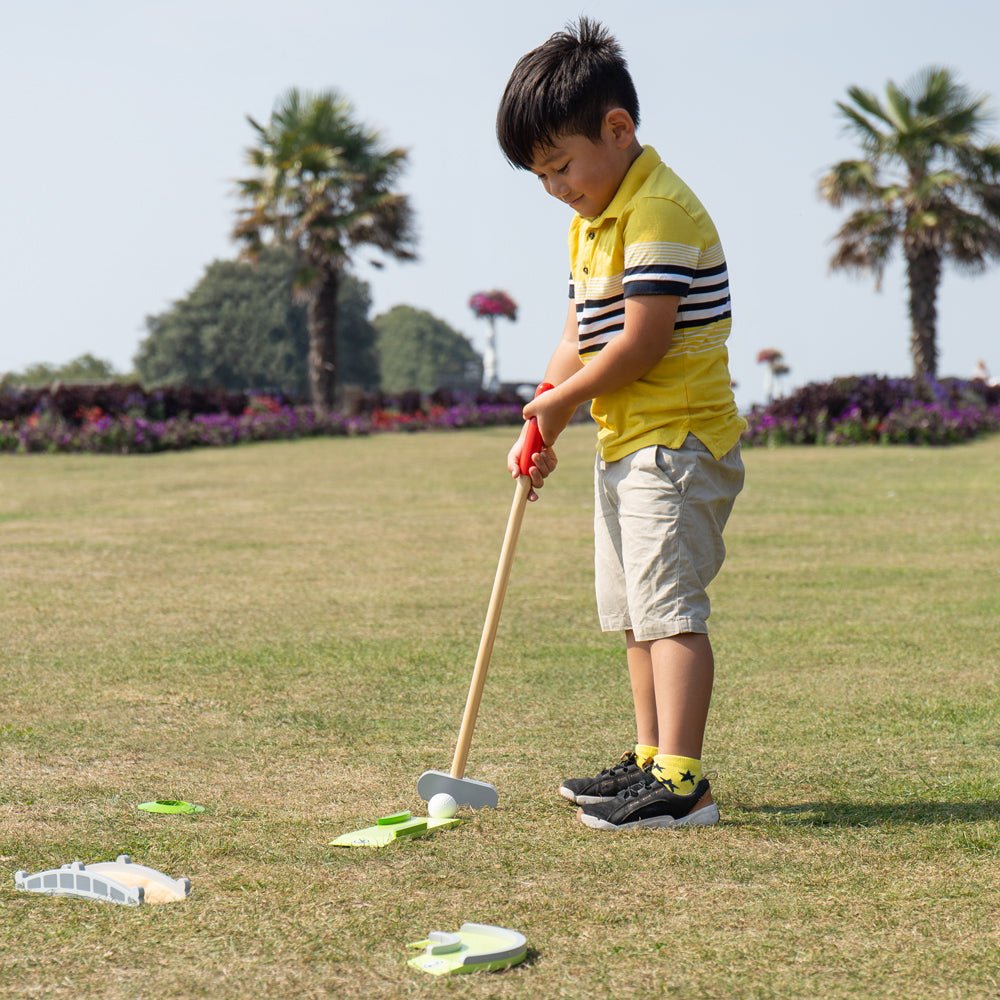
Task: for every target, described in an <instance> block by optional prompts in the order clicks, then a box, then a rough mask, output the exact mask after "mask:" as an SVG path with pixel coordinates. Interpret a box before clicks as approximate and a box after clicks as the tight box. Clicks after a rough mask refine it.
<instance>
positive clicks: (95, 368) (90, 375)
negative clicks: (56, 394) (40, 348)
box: [3, 354, 122, 386]
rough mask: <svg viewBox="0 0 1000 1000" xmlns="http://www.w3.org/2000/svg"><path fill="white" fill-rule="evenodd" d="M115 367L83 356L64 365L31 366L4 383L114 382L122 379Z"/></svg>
mask: <svg viewBox="0 0 1000 1000" xmlns="http://www.w3.org/2000/svg"><path fill="white" fill-rule="evenodd" d="M121 377H122V376H121V373H120V372H117V371H115V367H114V365H112V364H111V362H110V361H105V360H104V359H103V358H97V357H94V355H93V354H81V355H80V356H79V357H78V358H74V359H73V360H72V361H67V362H66V363H65V364H62V365H51V364H45V363H39V364H35V365H29V366H28V367H27V368H25V369H24V371H23V372H12V373H10V374H9V375H6V376H4V379H3V381H4V382H5V383H7V384H10V385H31V386H35V385H50V384H51V383H53V382H85V383H91V384H94V383H100V382H113V381H114V380H115V379H117V378H121Z"/></svg>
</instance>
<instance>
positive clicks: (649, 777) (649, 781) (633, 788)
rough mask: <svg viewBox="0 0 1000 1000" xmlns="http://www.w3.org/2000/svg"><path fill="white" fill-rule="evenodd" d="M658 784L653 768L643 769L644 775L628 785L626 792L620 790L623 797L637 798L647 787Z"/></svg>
mask: <svg viewBox="0 0 1000 1000" xmlns="http://www.w3.org/2000/svg"><path fill="white" fill-rule="evenodd" d="M654 784H656V778H654V777H653V771H652V769H649V770H645V769H644V770H643V772H642V777H641V778H640V779H639V780H638V781H636V782H635V783H634V784H631V785H629V786H628V788H626V789H625V791H624V792H619V794H620V795H621V797H622V798H623V799H637V798H638V797H639V796H640V795H642V793H643V792H644V791H646V789H648V788H650V787H651V786H652V785H654Z"/></svg>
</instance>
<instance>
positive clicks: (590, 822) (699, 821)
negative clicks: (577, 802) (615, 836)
mask: <svg viewBox="0 0 1000 1000" xmlns="http://www.w3.org/2000/svg"><path fill="white" fill-rule="evenodd" d="M577 815H578V816H579V818H580V822H581V823H583V824H584V826H589V827H590V828H591V829H592V830H640V829H646V830H648V829H670V828H673V827H677V826H715V824H716V823H718V822H719V819H720V816H719V807H718V806H717V805H716V804H715V803H714V802H713V803H711V805H707V806H702V808H701V809H698V810H697V811H696V812H692V813H688V814H687V816H681V817H680V819H674V817H673V816H653V817H650V818H649V819H637V820H636V821H635V822H634V823H619V824H617V825H616V824H614V823H609V822H608V821H607V820H604V819H601V818H600V817H598V816H591V815H590V814H589V813H586V812H584V811H583V810H582V809H581V810H580V812H579V813H577Z"/></svg>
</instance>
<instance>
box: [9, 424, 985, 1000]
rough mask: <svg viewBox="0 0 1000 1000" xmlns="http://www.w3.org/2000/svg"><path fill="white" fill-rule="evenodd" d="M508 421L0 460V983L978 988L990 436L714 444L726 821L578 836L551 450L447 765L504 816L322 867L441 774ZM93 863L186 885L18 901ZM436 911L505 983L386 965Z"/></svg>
mask: <svg viewBox="0 0 1000 1000" xmlns="http://www.w3.org/2000/svg"><path fill="white" fill-rule="evenodd" d="M510 437H511V432H510V431H509V430H505V429H496V430H485V431H468V432H462V433H456V434H447V433H434V434H420V435H412V436H382V437H374V438H370V439H325V440H318V439H317V440H308V441H302V442H295V443H286V444H264V445H248V446H243V447H239V448H233V449H211V450H200V451H192V452H187V453H167V454H161V455H157V456H148V457H143V456H136V457H122V458H114V457H95V456H2V457H0V544H2V550H0V553H2V555H0V594H2V598H0V706H2V713H0V761H2V774H0V928H2V938H0V996H4V997H15V996H17V997H22V996H24V997H46V998H50V997H74V998H76V997H81V996H83V997H88V998H125V997H129V998H132V997H150V998H167V997H178V998H197V997H212V998H216V1000H217V998H223V997H225V998H229V997H232V998H245V997H254V996H256V997H268V998H273V997H277V998H285V997H289V998H300V997H302V998H311V997H422V996H428V997H430V996H434V997H440V996H458V995H460V994H461V995H463V996H471V997H490V998H493V997H500V998H504V997H517V998H520V997H533V998H538V1000H548V998H555V997H588V998H589V997H615V998H626V997H678V998H696V997H697V998H701V997H706V998H737V997H738V998H756V997H810V998H823V1000H826V998H837V997H875V998H888V997H905V998H915V997H921V998H924V997H953V998H961V1000H966V998H978V997H996V996H997V995H998V994H1000V931H998V912H1000V849H998V845H1000V841H998V833H1000V724H998V717H1000V694H998V666H1000V627H998V623H1000V503H998V499H997V498H998V494H1000V436H994V437H993V438H991V439H989V440H986V441H982V442H978V443H974V444H971V445H967V446H962V447H954V448H949V449H942V450H938V449H909V448H896V449H889V448H854V449H851V448H844V449H823V448H813V449H793V448H787V449H778V450H773V451H772V450H763V449H761V450H752V451H748V452H747V453H746V456H745V458H746V463H747V468H748V485H747V489H746V491H745V492H744V495H743V496H742V498H741V499H740V501H739V502H738V504H737V508H736V511H735V513H734V515H733V519H732V521H731V523H730V529H729V532H728V543H729V559H728V562H727V565H726V567H725V569H724V570H723V572H722V575H721V576H720V578H719V579H718V580H717V581H716V583H715V584H714V601H715V613H714V615H713V619H712V621H713V639H714V643H715V649H716V657H717V661H718V672H717V673H718V676H717V683H716V696H715V700H714V702H713V709H712V715H711V717H710V720H709V736H708V742H707V746H706V764H707V766H708V767H709V769H710V770H711V771H714V772H716V773H717V777H716V778H715V780H714V782H713V788H714V790H715V793H716V797H717V800H718V801H719V803H720V807H721V809H722V814H723V823H722V824H721V825H720V826H718V827H715V828H711V829H703V830H691V831H677V832H670V831H658V832H657V831H643V832H636V833H623V834H613V835H609V834H602V833H599V832H595V831H590V830H587V829H586V828H585V827H583V826H582V825H581V824H579V823H578V822H577V821H576V820H575V818H574V816H573V809H572V807H571V806H570V805H569V803H567V802H565V801H564V800H563V799H560V798H559V797H558V795H557V794H556V792H555V789H556V787H557V786H558V783H559V780H560V778H562V777H564V776H567V775H569V774H572V773H575V772H581V771H583V772H586V771H590V770H593V769H596V768H599V767H603V766H604V765H605V764H607V763H609V762H610V760H611V759H612V758H614V757H615V756H617V755H618V754H619V753H621V751H622V750H623V749H625V748H626V747H627V746H628V745H629V744H630V743H631V741H632V739H633V738H634V733H633V732H632V726H631V708H630V698H629V693H628V682H627V678H626V676H625V672H624V657H623V655H622V650H621V645H622V643H621V639H620V637H617V636H603V635H601V634H600V632H599V631H598V629H597V626H596V624H595V618H594V611H593V599H592V568H591V528H590V519H591V512H590V504H591V494H590V475H591V470H590V464H591V457H590V456H591V452H592V432H591V431H590V429H589V428H586V427H574V428H571V430H570V431H569V432H568V433H567V435H566V437H565V439H564V441H563V445H562V448H561V449H560V455H561V459H562V464H561V466H560V469H559V472H558V473H557V474H556V478H554V479H553V480H552V481H551V483H550V485H548V486H547V487H546V489H545V491H544V493H543V498H542V501H541V502H540V503H539V504H537V505H534V506H532V507H531V508H530V509H529V511H528V512H527V517H526V520H525V525H524V529H523V531H522V535H521V543H520V548H519V551H518V558H517V561H516V564H515V567H514V573H513V578H512V581H511V586H510V591H509V593H508V599H507V604H506V607H505V610H504V619H503V622H502V624H501V629H500V634H499V637H498V640H497V645H496V649H495V653H494V658H493V666H492V669H491V674H490V678H489V681H488V682H487V685H486V691H485V695H484V700H483V706H482V710H481V713H480V721H479V726H478V728H477V731H476V735H475V740H474V742H473V746H472V753H471V756H470V760H469V766H468V774H469V776H470V777H475V778H479V779H482V780H485V781H489V782H491V783H493V784H494V785H496V787H497V788H498V790H499V792H500V808H499V809H497V810H495V811H492V810H488V811H485V812H483V813H481V814H477V815H472V814H469V819H468V821H467V822H466V823H464V824H463V825H461V826H460V827H457V828H455V829H452V830H449V831H447V832H443V833H439V834H436V835H434V836H431V837H427V838H424V839H422V840H415V841H409V842H403V843H400V844H396V845H393V846H392V847H390V848H387V849H385V850H381V851H375V852H365V851H360V850H359V851H347V850H341V849H337V848H332V847H330V846H328V844H329V841H330V840H332V839H333V838H334V837H336V836H337V835H338V834H340V833H343V832H346V831H347V830H351V829H354V828H356V827H360V826H365V825H368V824H369V823H370V822H372V821H373V820H374V819H375V818H376V817H378V816H381V815H384V814H386V813H390V812H395V811H397V810H400V809H407V808H409V809H413V810H417V809H418V807H419V806H420V805H421V804H422V803H420V801H419V799H418V797H417V794H416V789H415V783H416V779H417V777H418V776H419V775H420V774H421V773H422V772H423V771H424V770H425V769H427V768H438V769H442V770H447V768H448V766H449V764H450V759H451V753H452V750H453V746H454V740H455V737H456V735H457V731H458V724H459V721H460V718H461V712H462V708H463V706H464V703H465V695H466V691H467V687H468V682H469V676H470V674H471V670H472V664H473V661H474V658H475V650H476V646H477V644H478V641H479V633H480V630H481V628H482V622H483V617H484V615H485V610H486V602H487V598H488V595H489V589H490V586H491V584H492V580H493V573H494V570H495V568H496V560H497V554H498V551H499V546H500V541H501V538H502V534H503V528H504V524H505V521H506V515H507V510H508V508H509V504H510V498H511V493H512V487H511V485H510V483H509V481H507V480H505V479H504V474H503V473H502V471H501V465H502V460H503V454H504V453H505V451H506V447H507V443H508V441H509V439H510ZM154 798H182V799H189V800H193V801H195V802H199V803H202V804H204V805H205V806H206V807H207V809H206V812H204V813H203V814H201V815H199V816H197V817H183V816H180V817H163V816H152V815H149V814H146V813H142V812H139V811H138V810H137V809H136V808H135V806H136V804H137V803H139V802H143V801H146V800H148V799H154ZM120 853H126V854H130V855H132V857H133V859H134V860H135V861H137V862H141V863H143V864H147V865H150V866H152V867H154V868H158V869H160V870H161V871H164V872H166V873H167V874H168V875H171V876H179V875H187V876H189V877H190V878H191V881H192V886H193V888H192V893H191V896H190V898H189V899H188V900H187V901H186V902H183V903H176V904H173V905H169V906H160V907H157V906H147V907H142V908H140V909H130V908H126V907H117V906H110V905H105V904H100V903H92V902H87V901H83V900H77V899H66V898H47V897H41V896H37V895H32V894H27V893H18V892H15V891H14V888H13V873H14V872H15V871H17V870H18V869H26V870H28V871H30V872H35V871H39V870H41V869H44V868H49V867H54V866H58V865H60V864H64V863H67V862H70V861H74V860H80V861H83V862H85V863H93V862H97V861H106V860H110V859H113V858H114V857H115V856H116V855H118V854H120ZM466 920H472V921H478V922H485V923H495V924H500V925H503V926H508V927H513V928H516V929H518V930H520V931H521V932H523V933H524V934H525V935H526V936H527V939H528V942H529V945H530V948H531V951H530V953H529V959H528V961H527V962H526V963H525V964H523V965H521V966H519V967H517V968H515V969H512V970H509V971H507V972H503V973H498V974H480V975H473V976H463V977H455V978H452V979H446V980H439V979H436V978H432V977H430V976H426V975H424V974H422V973H420V972H416V971H414V970H411V969H409V968H408V967H407V966H406V964H405V958H406V952H405V949H404V945H405V943H406V942H407V941H413V940H417V939H419V938H422V937H424V936H425V935H426V933H427V932H428V931H431V930H446V931H447V930H455V929H457V927H458V926H459V925H460V924H461V923H462V922H464V921H466Z"/></svg>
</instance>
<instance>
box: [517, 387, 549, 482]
mask: <svg viewBox="0 0 1000 1000" xmlns="http://www.w3.org/2000/svg"><path fill="white" fill-rule="evenodd" d="M553 388H555V387H554V386H553V385H552V383H551V382H543V383H542V384H541V385H540V386H539V387H538V388H537V389H536V390H535V396H536V397H538V396H540V395H541V394H542V393H543V392H548V391H549V389H553ZM544 447H545V442H544V441H543V440H542V435H541V434H540V433H539V430H538V421H537V420H536V419H535V418H534V417H532V418H531V419H530V420H529V421H528V433H527V434H525V436H524V447H523V448H522V449H521V454H520V457H519V459H518V463H517V465H518V468H519V469H520V470H521V475H522V476H526V475H528V473H529V472H531V470H532V469H533V468H534V467H535V463H534V462H533V461H532V460H531V456H532V455H534V454H536V453H537V452H540V451H541V450H542V449H543V448H544Z"/></svg>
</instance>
